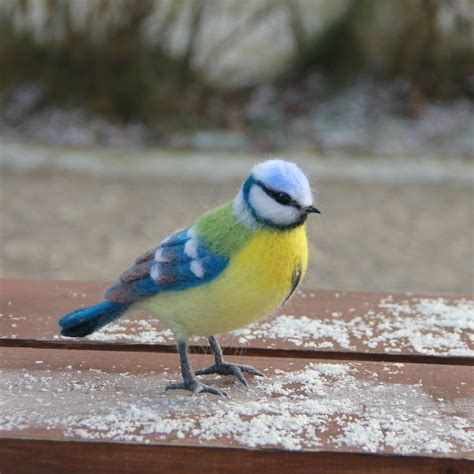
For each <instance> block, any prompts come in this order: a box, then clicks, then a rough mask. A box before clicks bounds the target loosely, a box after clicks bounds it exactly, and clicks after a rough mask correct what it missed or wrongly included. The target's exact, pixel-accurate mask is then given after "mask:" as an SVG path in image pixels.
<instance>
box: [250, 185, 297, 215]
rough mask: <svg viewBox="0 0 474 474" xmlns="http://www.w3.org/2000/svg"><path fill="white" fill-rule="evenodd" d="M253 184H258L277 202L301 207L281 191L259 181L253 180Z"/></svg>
mask: <svg viewBox="0 0 474 474" xmlns="http://www.w3.org/2000/svg"><path fill="white" fill-rule="evenodd" d="M255 184H257V185H258V186H260V187H261V188H262V189H263V190H264V191H265V193H266V194H268V195H269V196H270V197H271V198H272V199H274V200H275V201H277V202H278V203H280V204H282V205H284V206H292V207H296V208H297V209H301V206H300V205H299V204H298V203H297V202H296V201H295V200H294V199H292V198H291V196H290V195H289V194H287V193H284V192H281V191H275V190H273V189H271V188H269V187H268V186H266V185H265V184H263V183H262V182H261V181H257V180H256V181H255Z"/></svg>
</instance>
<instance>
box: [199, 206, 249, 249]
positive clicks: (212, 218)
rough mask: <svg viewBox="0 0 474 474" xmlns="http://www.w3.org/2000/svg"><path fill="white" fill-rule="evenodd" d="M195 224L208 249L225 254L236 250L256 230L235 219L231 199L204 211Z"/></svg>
mask: <svg viewBox="0 0 474 474" xmlns="http://www.w3.org/2000/svg"><path fill="white" fill-rule="evenodd" d="M195 226H196V228H197V232H198V234H199V236H200V237H201V238H202V239H203V243H204V244H205V245H207V246H208V248H209V250H211V251H213V252H215V253H217V254H219V255H226V256H230V255H232V254H233V253H235V252H237V251H238V250H239V249H240V248H241V247H242V246H243V245H244V244H245V243H246V242H247V241H248V240H249V238H250V237H252V236H253V235H254V234H255V232H256V231H257V230H258V227H255V228H254V229H253V228H249V227H247V226H244V225H243V224H240V223H239V222H238V221H237V219H236V218H235V216H234V212H233V201H230V202H228V203H226V204H223V205H222V206H219V207H216V208H215V209H213V210H212V211H209V212H206V213H205V214H203V215H202V216H201V217H199V218H198V219H197V220H196V222H195Z"/></svg>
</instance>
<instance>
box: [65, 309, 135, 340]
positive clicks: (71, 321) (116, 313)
mask: <svg viewBox="0 0 474 474" xmlns="http://www.w3.org/2000/svg"><path fill="white" fill-rule="evenodd" d="M129 307H130V304H123V303H114V302H112V301H103V302H102V303H99V304H96V305H94V306H89V307H88V308H81V309H78V310H76V311H72V312H71V313H68V314H66V315H64V316H63V317H62V318H61V319H60V320H59V325H60V326H61V335H63V336H69V337H84V336H87V335H89V334H92V333H93V332H95V331H97V330H99V329H100V328H102V327H104V326H105V325H106V324H109V323H111V322H112V321H115V320H116V319H118V318H120V316H122V315H123V314H124V313H125V312H126V311H127V309H128V308H129Z"/></svg>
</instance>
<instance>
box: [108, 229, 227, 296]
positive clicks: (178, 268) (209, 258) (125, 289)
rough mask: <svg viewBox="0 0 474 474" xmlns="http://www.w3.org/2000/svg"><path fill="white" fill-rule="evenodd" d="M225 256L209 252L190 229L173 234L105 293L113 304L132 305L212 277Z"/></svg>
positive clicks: (224, 261) (217, 272)
mask: <svg viewBox="0 0 474 474" xmlns="http://www.w3.org/2000/svg"><path fill="white" fill-rule="evenodd" d="M228 261H229V259H228V257H225V256H222V255H218V254H216V253H213V252H211V251H210V250H209V249H208V248H207V246H206V245H204V244H203V243H202V242H200V239H199V236H198V235H197V233H196V231H195V229H194V228H193V227H191V228H189V229H184V230H181V231H178V232H176V233H175V234H173V235H171V236H170V237H168V238H167V239H165V240H164V241H163V242H162V243H161V244H160V245H159V246H158V247H156V248H154V249H151V250H149V251H148V252H146V253H145V254H143V255H142V256H140V257H138V258H137V259H136V260H135V262H134V264H133V265H132V266H131V267H130V268H128V269H127V270H125V271H124V272H123V273H122V274H121V275H120V277H119V280H118V281H117V282H116V283H115V284H114V285H113V286H111V287H110V288H108V289H107V290H106V292H105V298H106V299H107V300H109V301H113V302H116V303H134V302H136V301H139V300H141V299H144V298H149V297H150V296H154V295H156V294H157V293H159V292H161V291H170V290H171V291H180V290H185V289H187V288H192V287H194V286H198V285H202V284H203V283H207V282H209V281H211V280H213V279H214V278H216V277H217V276H218V275H219V274H220V273H221V272H222V271H223V270H224V268H225V267H226V266H227V263H228Z"/></svg>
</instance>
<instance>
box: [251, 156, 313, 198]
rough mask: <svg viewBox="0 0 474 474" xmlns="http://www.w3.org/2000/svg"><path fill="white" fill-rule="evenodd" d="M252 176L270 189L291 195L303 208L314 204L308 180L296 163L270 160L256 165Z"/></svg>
mask: <svg viewBox="0 0 474 474" xmlns="http://www.w3.org/2000/svg"><path fill="white" fill-rule="evenodd" d="M251 174H252V176H253V177H254V178H255V179H256V180H258V181H261V182H262V183H264V184H265V185H266V186H268V187H269V188H271V189H274V190H277V191H281V192H285V193H287V194H289V195H290V196H291V197H292V198H293V199H294V200H295V201H297V202H299V203H300V204H301V205H302V206H310V205H311V204H312V202H313V195H312V193H311V188H310V185H309V182H308V179H307V178H306V176H305V174H304V173H303V172H302V171H301V170H300V169H299V168H298V166H297V165H296V164H295V163H291V162H290V161H284V160H279V159H274V160H268V161H264V162H263V163H258V164H256V165H255V166H254V167H253V168H252V173H251Z"/></svg>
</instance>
